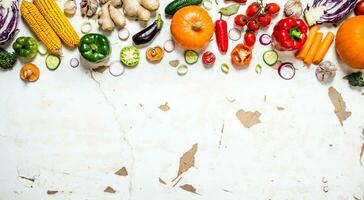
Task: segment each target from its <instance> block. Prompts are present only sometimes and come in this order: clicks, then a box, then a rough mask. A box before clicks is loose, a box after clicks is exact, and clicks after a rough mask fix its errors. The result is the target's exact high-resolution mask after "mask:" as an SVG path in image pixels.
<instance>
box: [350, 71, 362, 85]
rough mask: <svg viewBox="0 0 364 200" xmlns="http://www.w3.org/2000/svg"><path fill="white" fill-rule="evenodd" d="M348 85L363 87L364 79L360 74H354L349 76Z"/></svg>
mask: <svg viewBox="0 0 364 200" xmlns="http://www.w3.org/2000/svg"><path fill="white" fill-rule="evenodd" d="M349 84H350V85H351V86H358V87H364V78H363V73H362V72H355V73H352V74H350V75H349Z"/></svg>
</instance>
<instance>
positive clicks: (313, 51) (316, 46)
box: [304, 32, 323, 65]
mask: <svg viewBox="0 0 364 200" xmlns="http://www.w3.org/2000/svg"><path fill="white" fill-rule="evenodd" d="M322 36H323V34H322V33H321V32H317V33H316V36H315V38H314V40H313V43H312V46H311V48H310V50H309V51H308V53H307V56H306V58H305V60H304V62H305V63H306V64H308V65H310V64H312V61H313V57H315V55H316V52H317V51H318V49H319V48H320V44H321V40H322Z"/></svg>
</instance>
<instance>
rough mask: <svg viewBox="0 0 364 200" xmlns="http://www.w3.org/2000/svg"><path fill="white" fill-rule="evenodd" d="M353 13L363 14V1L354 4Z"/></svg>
mask: <svg viewBox="0 0 364 200" xmlns="http://www.w3.org/2000/svg"><path fill="white" fill-rule="evenodd" d="M354 11H355V14H356V15H364V1H363V0H361V1H359V2H358V3H357V4H356V6H355V10H354Z"/></svg>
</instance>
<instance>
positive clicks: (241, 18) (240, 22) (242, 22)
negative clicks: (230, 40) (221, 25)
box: [234, 14, 248, 27]
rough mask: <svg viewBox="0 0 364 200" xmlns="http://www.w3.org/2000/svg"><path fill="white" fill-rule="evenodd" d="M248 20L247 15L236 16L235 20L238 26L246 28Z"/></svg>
mask: <svg viewBox="0 0 364 200" xmlns="http://www.w3.org/2000/svg"><path fill="white" fill-rule="evenodd" d="M247 18H248V17H247V16H246V15H243V14H240V15H236V16H235V18H234V23H235V25H237V26H241V27H244V26H245V25H246V20H247Z"/></svg>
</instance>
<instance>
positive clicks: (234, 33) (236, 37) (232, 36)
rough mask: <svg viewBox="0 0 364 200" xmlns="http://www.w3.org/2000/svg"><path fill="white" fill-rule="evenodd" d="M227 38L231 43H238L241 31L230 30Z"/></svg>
mask: <svg viewBox="0 0 364 200" xmlns="http://www.w3.org/2000/svg"><path fill="white" fill-rule="evenodd" d="M229 38H230V40H232V41H238V40H240V38H241V31H240V30H239V29H237V28H231V29H230V30H229Z"/></svg>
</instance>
